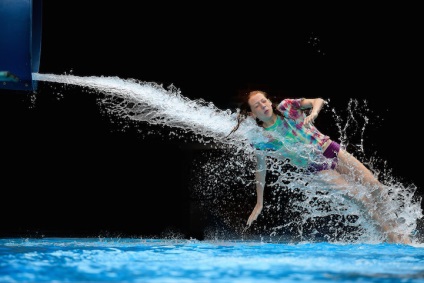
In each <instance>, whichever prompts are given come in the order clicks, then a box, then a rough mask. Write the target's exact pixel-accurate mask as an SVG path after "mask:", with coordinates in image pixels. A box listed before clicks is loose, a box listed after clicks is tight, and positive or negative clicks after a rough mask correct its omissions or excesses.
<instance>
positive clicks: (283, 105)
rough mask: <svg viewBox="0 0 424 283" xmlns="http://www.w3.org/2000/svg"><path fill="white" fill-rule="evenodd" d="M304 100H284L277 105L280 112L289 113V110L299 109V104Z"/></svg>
mask: <svg viewBox="0 0 424 283" xmlns="http://www.w3.org/2000/svg"><path fill="white" fill-rule="evenodd" d="M303 99H304V98H285V99H283V100H282V101H281V102H280V103H279V104H278V107H277V108H278V109H279V110H280V111H287V110H288V111H290V110H291V109H300V103H301V102H302V100H303Z"/></svg>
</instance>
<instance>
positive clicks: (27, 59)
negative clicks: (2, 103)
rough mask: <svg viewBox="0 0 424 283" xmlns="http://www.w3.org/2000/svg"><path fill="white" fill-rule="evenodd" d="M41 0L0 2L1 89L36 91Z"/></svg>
mask: <svg viewBox="0 0 424 283" xmlns="http://www.w3.org/2000/svg"><path fill="white" fill-rule="evenodd" d="M41 1H42V0H2V1H0V26H1V27H2V28H1V29H0V89H10V90H24V91H35V90H37V81H34V80H33V79H32V73H38V71H39V67H40V51H41V10H42V7H41V5H42V4H41Z"/></svg>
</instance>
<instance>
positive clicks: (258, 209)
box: [246, 204, 262, 226]
mask: <svg viewBox="0 0 424 283" xmlns="http://www.w3.org/2000/svg"><path fill="white" fill-rule="evenodd" d="M261 211H262V205H261V204H256V205H255V208H254V209H253V211H252V213H251V214H250V216H249V219H247V223H246V224H247V226H250V225H251V224H252V222H253V221H255V220H256V219H257V218H258V216H259V214H261Z"/></svg>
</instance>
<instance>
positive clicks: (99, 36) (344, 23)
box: [0, 0, 423, 238]
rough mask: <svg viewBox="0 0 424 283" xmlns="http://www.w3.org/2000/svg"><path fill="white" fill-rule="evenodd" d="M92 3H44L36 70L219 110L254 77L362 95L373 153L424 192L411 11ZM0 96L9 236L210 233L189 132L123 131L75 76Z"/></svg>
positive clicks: (290, 89) (296, 92)
mask: <svg viewBox="0 0 424 283" xmlns="http://www.w3.org/2000/svg"><path fill="white" fill-rule="evenodd" d="M89 2H90V3H88V1H79V0H77V1H44V2H43V23H42V24H43V26H42V28H43V29H42V48H41V62H40V73H53V74H74V75H78V76H118V77H120V78H124V79H126V78H135V79H138V80H142V81H153V82H157V83H160V84H163V85H164V86H169V85H170V84H173V85H175V86H176V87H177V88H179V89H180V90H181V92H182V94H183V95H184V96H187V97H189V98H192V99H197V98H203V99H205V100H207V101H211V102H213V103H214V104H215V105H217V106H218V107H220V108H224V109H225V108H232V109H234V108H235V106H236V105H237V104H236V103H237V99H238V98H239V94H240V93H243V91H244V90H246V89H248V88H252V87H253V88H254V87H261V88H265V89H266V90H269V91H270V92H271V93H274V94H278V95H280V94H288V95H293V96H304V97H323V98H325V99H328V100H329V101H330V103H331V106H332V107H335V108H336V109H346V105H347V102H348V101H349V99H351V98H354V99H359V100H361V101H362V100H364V99H365V100H366V101H367V102H368V103H369V107H370V109H372V113H373V115H375V116H372V117H371V119H375V120H374V121H373V122H374V124H373V126H372V128H370V129H367V131H366V132H365V134H366V135H365V138H366V141H365V145H366V146H367V148H368V150H369V152H370V153H372V152H373V151H378V152H379V155H380V157H381V158H382V159H385V160H387V162H388V164H389V166H390V167H392V168H393V171H394V174H395V175H396V176H400V177H402V178H404V180H405V183H414V184H416V185H417V186H418V194H420V195H422V194H423V188H422V187H423V182H422V180H421V178H420V173H421V166H420V164H421V160H422V153H421V150H420V146H421V142H420V138H418V133H419V131H420V107H419V104H418V99H419V93H420V92H421V89H422V86H421V84H419V77H418V72H417V69H416V68H417V67H416V66H417V65H418V62H419V56H420V50H422V49H421V48H420V44H419V42H420V40H419V33H418V25H417V20H416V19H417V18H415V17H414V15H413V12H414V9H411V8H410V7H408V8H405V9H403V8H400V7H387V6H386V7H379V8H376V9H371V7H368V8H367V9H362V8H359V7H357V8H355V9H352V7H350V8H351V9H342V8H341V7H324V6H320V5H315V6H313V7H302V8H301V9H293V8H289V7H281V6H273V5H270V4H263V5H257V4H254V5H253V4H252V5H247V4H243V5H242V6H238V5H235V6H230V5H226V4H225V5H224V4H223V5H217V4H215V3H205V4H202V5H198V4H196V5H191V6H190V5H181V3H178V4H166V3H158V2H156V4H149V5H147V4H145V3H135V2H134V3H133V2H131V1H119V3H118V2H115V3H106V2H103V1H102V2H100V1H99V2H97V3H96V2H93V1H89ZM338 9H339V10H338ZM401 18H402V20H400V19H401ZM0 99H1V104H0V105H1V115H2V116H1V129H2V141H1V143H2V148H3V151H2V157H1V160H2V170H1V171H2V183H3V185H2V206H1V209H2V215H3V221H2V228H0V232H1V235H3V236H10V235H27V236H41V235H63V236H71V235H95V236H96V235H99V234H116V233H118V234H119V233H120V234H128V235H158V234H160V233H163V232H164V231H167V230H173V231H181V232H182V233H183V234H184V235H185V236H188V237H190V236H194V237H198V238H201V237H202V232H203V228H204V226H206V225H207V223H205V222H206V220H205V219H204V218H202V217H201V216H200V212H199V210H198V208H197V207H196V205H195V204H193V203H194V200H193V199H192V198H191V197H190V193H189V191H188V190H189V182H190V180H189V176H191V175H192V174H193V165H192V161H193V155H195V154H196V152H197V151H196V149H195V148H196V145H195V144H194V145H193V144H192V143H185V142H181V141H179V140H177V139H173V138H167V134H168V132H167V131H168V129H158V128H155V127H153V128H154V130H158V131H159V132H162V135H159V136H155V135H152V136H150V137H149V138H145V137H141V136H140V134H139V131H138V130H139V129H140V128H143V127H146V130H148V129H151V127H152V126H147V125H137V126H135V128H137V129H138V130H136V129H135V128H132V127H128V128H127V129H126V130H123V129H120V123H119V118H117V117H109V116H108V115H105V114H104V113H103V112H102V111H101V110H100V107H99V105H98V104H97V103H96V94H93V93H87V92H84V91H82V90H81V89H80V88H78V87H74V86H58V85H54V84H49V83H43V82H40V83H39V88H38V90H37V93H35V94H34V93H33V94H28V93H20V92H12V91H7V90H1V97H0ZM320 119H322V121H323V122H320V123H321V125H322V127H324V128H325V129H326V130H327V132H328V133H330V134H332V135H337V132H335V130H334V128H331V127H330V126H329V125H328V124H327V122H328V117H327V118H326V117H322V116H320ZM326 119H327V120H326ZM324 121H325V123H326V124H324ZM318 123H319V122H318ZM249 201H250V203H249V204H247V206H246V207H247V208H246V211H245V212H241V213H242V214H243V213H244V214H245V218H246V219H247V217H248V215H249V212H250V209H251V208H253V205H254V198H252V199H250V200H249Z"/></svg>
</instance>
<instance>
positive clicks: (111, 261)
mask: <svg viewBox="0 0 424 283" xmlns="http://www.w3.org/2000/svg"><path fill="white" fill-rule="evenodd" d="M0 282H255V283H257V282H309V283H313V282H424V245H418V246H412V245H402V244H388V243H379V244H336V243H327V242H322V243H297V244H286V243H269V242H260V241H218V240H214V241H198V240H184V239H142V238H139V239H132V238H116V239H105V238H44V239H20V238H10V239H0Z"/></svg>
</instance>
